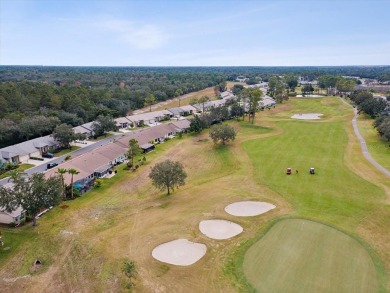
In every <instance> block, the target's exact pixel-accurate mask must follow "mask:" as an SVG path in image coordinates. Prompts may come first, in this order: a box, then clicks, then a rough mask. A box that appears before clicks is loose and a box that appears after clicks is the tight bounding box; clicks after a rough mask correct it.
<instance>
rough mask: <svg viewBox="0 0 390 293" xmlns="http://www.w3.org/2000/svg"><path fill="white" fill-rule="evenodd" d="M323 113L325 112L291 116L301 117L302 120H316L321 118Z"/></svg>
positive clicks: (293, 116)
mask: <svg viewBox="0 0 390 293" xmlns="http://www.w3.org/2000/svg"><path fill="white" fill-rule="evenodd" d="M322 115H324V114H320V113H307V114H295V115H292V116H291V118H293V119H301V120H316V119H320V117H321V116H322Z"/></svg>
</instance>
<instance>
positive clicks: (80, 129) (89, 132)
mask: <svg viewBox="0 0 390 293" xmlns="http://www.w3.org/2000/svg"><path fill="white" fill-rule="evenodd" d="M92 124H93V122H88V123H84V124H82V125H79V126H76V127H73V131H74V132H75V133H81V134H84V135H85V137H86V138H90V137H92V136H93V135H94V131H93V129H92Z"/></svg>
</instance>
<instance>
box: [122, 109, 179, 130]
mask: <svg viewBox="0 0 390 293" xmlns="http://www.w3.org/2000/svg"><path fill="white" fill-rule="evenodd" d="M173 116H174V115H173V114H172V113H171V112H169V111H168V110H161V111H154V112H146V113H141V114H136V115H131V116H126V118H127V119H128V120H129V121H131V122H132V123H133V125H134V126H140V125H141V124H142V123H143V124H144V125H155V124H156V123H157V122H160V121H163V120H165V119H170V118H173Z"/></svg>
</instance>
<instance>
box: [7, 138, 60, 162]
mask: <svg viewBox="0 0 390 293" xmlns="http://www.w3.org/2000/svg"><path fill="white" fill-rule="evenodd" d="M58 147H60V144H59V142H57V141H56V140H55V139H54V138H53V137H51V136H49V135H47V136H43V137H38V138H34V139H31V140H28V141H25V142H21V143H18V144H15V145H12V146H8V147H5V148H2V149H0V155H1V158H2V160H3V161H6V162H10V163H14V164H17V163H25V162H27V161H28V159H30V158H31V157H38V158H40V157H41V156H42V154H43V153H46V152H48V150H49V148H58Z"/></svg>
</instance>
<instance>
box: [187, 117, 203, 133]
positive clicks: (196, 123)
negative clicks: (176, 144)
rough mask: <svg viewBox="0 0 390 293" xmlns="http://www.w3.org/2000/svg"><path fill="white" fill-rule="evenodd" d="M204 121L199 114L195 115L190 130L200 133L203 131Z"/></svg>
mask: <svg viewBox="0 0 390 293" xmlns="http://www.w3.org/2000/svg"><path fill="white" fill-rule="evenodd" d="M202 129H203V127H202V121H201V120H200V118H199V116H197V115H196V116H195V117H194V118H193V119H192V120H191V123H190V132H194V133H200V132H201V131H202Z"/></svg>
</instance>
